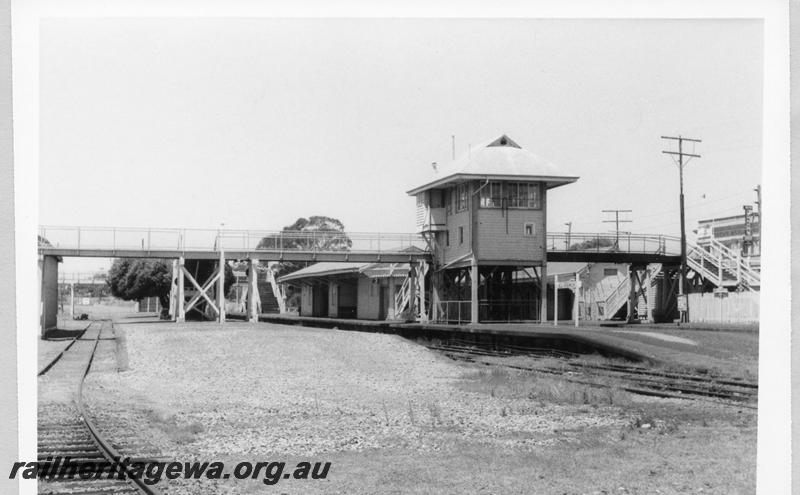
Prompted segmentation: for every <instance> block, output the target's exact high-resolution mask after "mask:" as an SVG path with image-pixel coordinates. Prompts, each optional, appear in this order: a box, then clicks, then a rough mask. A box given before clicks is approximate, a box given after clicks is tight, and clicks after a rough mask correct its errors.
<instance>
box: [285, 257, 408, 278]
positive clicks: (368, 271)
mask: <svg viewBox="0 0 800 495" xmlns="http://www.w3.org/2000/svg"><path fill="white" fill-rule="evenodd" d="M408 269H409V265H408V263H356V262H346V261H342V262H337V263H315V264H313V265H309V266H307V267H305V268H302V269H300V270H297V271H296V272H292V273H290V274H288V275H284V276H282V277H279V278H278V283H283V282H289V281H292V280H300V279H303V278H310V277H328V276H331V275H344V274H348V273H354V274H356V273H357V274H362V273H363V274H364V275H365V276H367V277H369V278H384V277H405V276H407V275H408Z"/></svg>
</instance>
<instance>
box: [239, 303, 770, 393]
mask: <svg viewBox="0 0 800 495" xmlns="http://www.w3.org/2000/svg"><path fill="white" fill-rule="evenodd" d="M228 316H229V317H230V318H233V319H244V315H243V314H229V315H228ZM259 321H263V322H269V323H276V324H283V325H300V326H306V327H316V328H331V329H338V330H351V331H362V332H376V333H391V334H398V335H401V336H403V337H406V338H411V339H415V338H416V339H426V340H432V339H440V340H452V339H457V340H463V341H473V342H476V343H491V342H498V343H504V344H509V343H511V344H516V345H520V346H528V347H537V348H548V347H552V348H554V349H563V350H568V351H569V352H575V353H578V354H595V353H596V354H600V355H603V356H606V357H611V358H620V359H626V360H632V361H639V362H646V363H649V364H651V365H654V366H667V367H670V368H676V367H678V368H680V367H686V368H692V369H695V370H709V371H715V372H719V373H721V374H725V375H730V376H741V377H746V378H750V379H754V378H755V377H757V376H758V336H759V331H758V326H757V325H736V324H730V325H727V324H699V323H697V324H680V325H679V324H667V323H659V324H627V325H626V324H624V323H622V322H609V321H603V322H583V321H581V322H580V323H579V324H580V326H579V327H575V326H574V322H571V321H564V322H561V321H559V324H558V326H554V325H553V322H548V323H546V324H540V323H485V324H478V325H447V324H437V323H406V322H400V321H374V320H356V319H343V318H317V317H305V316H293V315H279V314H260V315H259Z"/></svg>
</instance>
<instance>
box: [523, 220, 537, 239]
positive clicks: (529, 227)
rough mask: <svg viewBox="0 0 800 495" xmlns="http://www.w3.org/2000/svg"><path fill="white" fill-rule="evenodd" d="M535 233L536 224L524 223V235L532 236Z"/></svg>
mask: <svg viewBox="0 0 800 495" xmlns="http://www.w3.org/2000/svg"><path fill="white" fill-rule="evenodd" d="M535 235H536V225H535V224H533V223H526V224H525V237H533V236H535Z"/></svg>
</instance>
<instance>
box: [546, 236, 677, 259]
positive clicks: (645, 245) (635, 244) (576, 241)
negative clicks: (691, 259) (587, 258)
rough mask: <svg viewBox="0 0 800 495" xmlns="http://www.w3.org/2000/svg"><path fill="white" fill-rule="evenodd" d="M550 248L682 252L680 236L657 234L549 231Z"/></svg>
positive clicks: (596, 251) (569, 250)
mask: <svg viewBox="0 0 800 495" xmlns="http://www.w3.org/2000/svg"><path fill="white" fill-rule="evenodd" d="M547 250H548V251H550V252H593V253H600V252H619V253H636V254H658V255H667V256H669V255H674V256H679V255H680V254H681V240H680V237H676V236H668V235H659V234H627V233H626V234H622V233H620V234H614V233H611V234H608V233H606V234H599V233H590V234H586V233H566V232H564V233H548V234H547Z"/></svg>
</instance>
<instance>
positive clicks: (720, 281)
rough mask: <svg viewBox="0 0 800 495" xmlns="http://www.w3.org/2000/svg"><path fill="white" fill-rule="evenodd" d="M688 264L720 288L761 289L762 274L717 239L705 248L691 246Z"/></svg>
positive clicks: (687, 254) (687, 256) (687, 258)
mask: <svg viewBox="0 0 800 495" xmlns="http://www.w3.org/2000/svg"><path fill="white" fill-rule="evenodd" d="M686 264H687V265H688V267H689V268H691V269H692V270H694V271H695V272H697V273H698V274H699V275H700V276H701V277H703V278H704V279H706V280H708V281H709V282H711V283H713V284H714V285H716V286H717V287H719V288H723V287H724V288H728V287H739V288H741V289H744V290H749V291H755V290H758V289H759V288H760V287H761V274H760V273H759V271H758V270H756V269H755V268H753V267H752V266H751V265H750V262H749V261H748V260H745V259H743V258H742V257H741V256H740V255H739V254H738V253H735V252H734V251H733V250H731V249H730V248H728V247H726V246H725V245H723V244H722V243H720V242H719V241H717V240H716V239H711V240H710V242H709V243H708V244H707V245H705V246H702V247H700V246H690V249H689V250H688V251H687V253H686Z"/></svg>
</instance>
